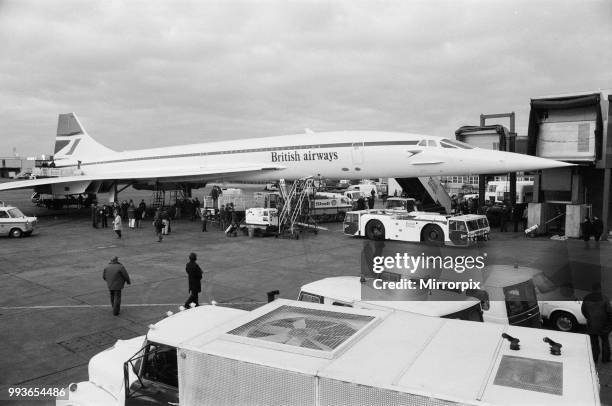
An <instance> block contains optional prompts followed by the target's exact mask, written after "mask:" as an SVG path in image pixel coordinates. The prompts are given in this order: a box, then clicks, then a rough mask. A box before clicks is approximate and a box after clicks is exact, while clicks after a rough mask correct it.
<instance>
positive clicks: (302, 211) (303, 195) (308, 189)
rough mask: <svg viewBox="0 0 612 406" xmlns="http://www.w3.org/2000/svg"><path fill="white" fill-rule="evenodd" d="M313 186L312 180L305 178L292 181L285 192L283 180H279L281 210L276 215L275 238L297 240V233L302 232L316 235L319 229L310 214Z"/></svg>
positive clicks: (285, 187)
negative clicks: (306, 231)
mask: <svg viewBox="0 0 612 406" xmlns="http://www.w3.org/2000/svg"><path fill="white" fill-rule="evenodd" d="M314 186H315V185H314V179H313V178H312V177H307V178H301V179H298V180H296V181H294V182H293V184H292V185H291V187H290V188H289V190H287V184H286V183H285V180H284V179H281V180H280V182H279V190H280V194H281V200H282V208H281V210H280V214H279V215H278V234H277V236H286V237H289V238H295V239H299V236H300V234H299V233H300V231H303V230H310V231H312V232H314V233H315V234H316V233H318V230H319V227H317V223H316V221H315V219H314V217H313V216H312V213H311V210H312V208H313V203H312V201H311V196H312V195H313V194H314V190H315V189H314Z"/></svg>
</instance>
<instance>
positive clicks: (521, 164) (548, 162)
mask: <svg viewBox="0 0 612 406" xmlns="http://www.w3.org/2000/svg"><path fill="white" fill-rule="evenodd" d="M492 152H494V153H493V154H491V158H493V159H494V160H495V161H497V162H498V163H499V166H500V168H504V171H505V172H517V171H537V170H540V169H551V168H563V167H567V166H574V164H569V163H567V162H562V161H556V160H554V159H547V158H540V157H537V156H531V155H524V154H517V153H512V152H503V151H492Z"/></svg>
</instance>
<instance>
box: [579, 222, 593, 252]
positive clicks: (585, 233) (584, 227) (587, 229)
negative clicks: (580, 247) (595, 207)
mask: <svg viewBox="0 0 612 406" xmlns="http://www.w3.org/2000/svg"><path fill="white" fill-rule="evenodd" d="M580 229H581V231H582V239H583V240H584V243H585V244H586V246H587V247H588V244H589V240H590V239H591V233H592V230H593V225H592V224H591V220H590V219H589V218H588V217H585V218H584V221H583V222H582V223H580Z"/></svg>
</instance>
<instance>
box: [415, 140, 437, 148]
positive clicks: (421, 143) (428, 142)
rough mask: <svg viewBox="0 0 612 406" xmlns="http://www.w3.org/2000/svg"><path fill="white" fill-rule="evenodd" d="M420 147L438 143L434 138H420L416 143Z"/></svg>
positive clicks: (433, 145) (434, 145)
mask: <svg viewBox="0 0 612 406" xmlns="http://www.w3.org/2000/svg"><path fill="white" fill-rule="evenodd" d="M417 145H419V146H421V147H437V146H438V144H437V143H436V142H435V141H434V140H421V141H419V143H418V144H417Z"/></svg>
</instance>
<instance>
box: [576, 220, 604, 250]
mask: <svg viewBox="0 0 612 406" xmlns="http://www.w3.org/2000/svg"><path fill="white" fill-rule="evenodd" d="M580 228H581V231H582V239H583V240H584V242H585V244H587V246H588V243H589V240H590V239H591V237H593V239H594V240H595V241H596V242H597V243H599V239H600V238H601V235H602V234H603V229H604V226H603V222H602V221H601V219H600V218H599V217H597V216H593V218H589V217H588V216H586V217H585V218H584V221H583V222H582V223H580Z"/></svg>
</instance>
